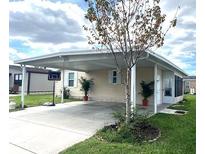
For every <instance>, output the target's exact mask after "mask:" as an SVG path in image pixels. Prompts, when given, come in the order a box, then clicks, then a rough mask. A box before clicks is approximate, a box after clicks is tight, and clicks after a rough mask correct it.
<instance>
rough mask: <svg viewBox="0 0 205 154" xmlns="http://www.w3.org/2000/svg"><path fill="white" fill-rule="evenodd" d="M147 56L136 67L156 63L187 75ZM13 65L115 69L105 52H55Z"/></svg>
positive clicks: (177, 68)
mask: <svg viewBox="0 0 205 154" xmlns="http://www.w3.org/2000/svg"><path fill="white" fill-rule="evenodd" d="M147 54H148V55H149V56H148V57H147V58H146V59H143V60H140V61H139V63H138V66H154V63H157V64H159V65H160V66H162V67H164V68H166V69H169V70H172V71H177V72H179V73H181V74H183V75H184V76H187V74H186V73H185V72H184V71H183V70H182V69H180V68H179V67H178V66H176V65H175V64H173V63H172V62H170V61H168V60H167V59H165V58H164V57H162V56H160V55H158V54H156V53H154V52H147ZM15 63H16V64H21V65H32V66H40V67H49V68H57V69H68V70H76V71H84V72H87V71H92V70H100V69H107V68H110V69H114V68H116V65H115V61H114V57H113V56H112V54H110V53H107V52H106V50H103V51H98V50H78V51H67V52H57V53H53V54H48V55H43V56H38V57H32V58H27V59H22V60H17V61H15ZM118 63H119V65H120V66H121V67H123V66H125V65H124V61H123V59H121V57H120V56H118Z"/></svg>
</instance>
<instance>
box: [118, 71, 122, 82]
mask: <svg viewBox="0 0 205 154" xmlns="http://www.w3.org/2000/svg"><path fill="white" fill-rule="evenodd" d="M121 83H122V82H121V71H120V72H117V84H121Z"/></svg>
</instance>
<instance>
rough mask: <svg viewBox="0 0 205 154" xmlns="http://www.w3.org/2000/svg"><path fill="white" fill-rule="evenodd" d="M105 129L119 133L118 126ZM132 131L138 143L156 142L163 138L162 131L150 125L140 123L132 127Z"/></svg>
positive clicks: (113, 125)
mask: <svg viewBox="0 0 205 154" xmlns="http://www.w3.org/2000/svg"><path fill="white" fill-rule="evenodd" d="M104 129H105V130H112V131H117V129H118V125H117V124H112V125H108V126H105V127H104ZM130 131H132V134H133V136H134V138H135V139H136V141H138V142H154V141H156V140H157V139H158V138H159V137H160V136H161V132H160V129H159V128H156V127H154V126H152V125H151V124H149V123H138V124H137V125H135V126H134V127H132V128H131V130H130Z"/></svg>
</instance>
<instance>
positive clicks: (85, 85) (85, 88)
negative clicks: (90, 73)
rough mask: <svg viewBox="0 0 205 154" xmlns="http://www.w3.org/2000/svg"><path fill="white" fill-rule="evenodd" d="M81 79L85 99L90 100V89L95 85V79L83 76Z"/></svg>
mask: <svg viewBox="0 0 205 154" xmlns="http://www.w3.org/2000/svg"><path fill="white" fill-rule="evenodd" d="M79 81H80V84H81V90H82V91H84V97H83V100H84V101H88V91H89V90H90V89H91V87H92V86H93V84H94V83H93V79H90V80H88V79H86V78H83V77H81V78H80V79H79Z"/></svg>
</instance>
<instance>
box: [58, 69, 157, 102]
mask: <svg viewBox="0 0 205 154" xmlns="http://www.w3.org/2000/svg"><path fill="white" fill-rule="evenodd" d="M109 71H110V70H98V71H90V72H88V73H84V72H77V77H78V79H80V77H81V76H83V77H86V78H88V79H91V78H92V79H93V80H94V86H93V88H92V90H91V91H90V93H89V98H90V100H98V101H108V102H124V101H125V88H124V84H112V83H109V77H108V76H109V74H108V72H109ZM68 72H69V71H68V70H67V71H65V79H64V80H65V81H64V86H65V87H67V86H68ZM125 74H126V73H125V70H123V71H122V76H121V82H122V83H123V80H124V78H125ZM142 80H144V81H146V82H149V81H153V80H154V68H153V67H144V68H142V67H137V93H139V92H140V91H141V87H140V82H141V81H142ZM61 86H62V81H58V82H57V83H56V94H57V95H61V93H60V91H61ZM69 89H70V91H71V96H72V97H77V98H79V97H80V98H82V97H83V92H82V91H80V83H79V81H77V87H69ZM149 100H150V103H153V101H154V99H153V96H152V97H150V99H149ZM137 103H138V104H142V97H141V95H140V94H138V96H137Z"/></svg>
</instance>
